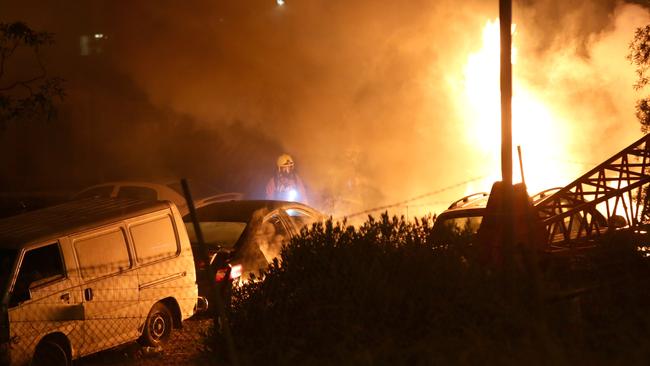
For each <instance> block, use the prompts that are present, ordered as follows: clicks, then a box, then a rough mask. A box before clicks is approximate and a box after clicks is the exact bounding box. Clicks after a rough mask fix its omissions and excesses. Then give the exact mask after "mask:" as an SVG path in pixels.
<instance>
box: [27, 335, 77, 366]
mask: <svg viewBox="0 0 650 366" xmlns="http://www.w3.org/2000/svg"><path fill="white" fill-rule="evenodd" d="M57 352H63V354H64V355H65V360H60V363H59V364H53V365H57V366H58V365H72V347H71V345H70V340H69V339H68V337H67V336H66V335H65V334H63V333H52V334H48V335H46V336H45V337H43V338H42V339H41V340H40V341H39V342H38V345H37V346H36V349H35V351H34V357H33V359H32V365H39V364H41V362H40V359H39V357H46V360H47V363H48V364H52V359H50V357H52V356H54V357H56V356H57V355H56V353H57Z"/></svg>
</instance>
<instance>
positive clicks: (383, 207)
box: [343, 176, 488, 218]
mask: <svg viewBox="0 0 650 366" xmlns="http://www.w3.org/2000/svg"><path fill="white" fill-rule="evenodd" d="M487 177H488V176H481V177H475V178H472V179H468V180H465V181H462V182H458V183H455V184H452V185H450V186H446V187H443V188H440V189H437V190H435V191H431V192H427V193H423V194H420V195H417V196H415V197H411V198H409V199H405V200H403V201H399V202H396V203H391V204H388V205H384V206H379V207H374V208H370V209H367V210H363V211H359V212H355V213H352V214H349V215H343V217H347V218H351V217H355V216H360V215H365V214H369V213H372V212H375V211H380V210H387V209H389V208H394V207H400V206H404V205H406V204H407V203H410V202H413V201H418V200H421V199H423V198H427V197H431V196H435V195H437V194H440V193H443V192H446V191H449V190H452V189H454V188H458V187H461V186H464V185H467V184H469V183H473V182H476V181H479V180H482V179H485V178H487Z"/></svg>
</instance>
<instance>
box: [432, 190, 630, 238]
mask: <svg viewBox="0 0 650 366" xmlns="http://www.w3.org/2000/svg"><path fill="white" fill-rule="evenodd" d="M560 189H561V188H560V187H556V188H550V189H546V190H544V191H541V192H539V193H537V194H534V195H532V196H530V200H531V203H532V204H533V206H536V205H537V204H539V203H540V202H542V201H543V200H544V199H546V198H547V197H550V196H552V195H553V194H554V193H555V192H557V191H559V190H560ZM488 198H489V194H488V193H484V192H481V193H476V194H472V195H469V196H466V197H463V198H461V199H459V200H457V201H455V202H454V203H452V204H451V205H450V206H449V208H448V209H447V210H445V211H444V212H442V213H441V214H440V215H438V217H437V218H436V221H435V223H434V227H433V232H434V235H435V236H436V237H437V238H438V239H439V240H446V239H448V238H449V235H452V236H454V237H456V238H458V237H461V238H462V239H461V240H462V241H464V242H472V241H473V240H474V239H475V237H476V234H477V233H478V229H479V228H480V226H481V222H482V221H483V216H484V215H485V211H486V206H487V202H488ZM580 202H582V201H580ZM592 214H593V215H596V219H597V220H598V222H599V227H601V228H604V229H606V228H608V227H609V226H610V223H608V222H607V220H606V219H605V217H604V216H603V215H602V214H601V213H600V212H598V211H597V210H594V211H593V213H592ZM616 218H617V219H619V221H620V219H622V220H623V221H625V219H624V218H622V217H620V216H617V217H616ZM564 220H565V223H566V224H567V226H568V230H569V232H572V233H574V232H577V231H578V230H579V229H580V223H581V222H583V221H584V218H583V217H582V213H580V212H576V213H574V214H573V215H571V216H567V217H566V218H564ZM625 225H626V223H625V222H623V223H617V224H616V225H614V226H612V227H613V228H620V227H623V226H625ZM564 239H565V237H564V235H563V233H561V232H560V231H559V230H558V227H555V228H554V229H553V232H552V233H550V237H549V240H550V242H551V243H557V242H561V241H562V240H564Z"/></svg>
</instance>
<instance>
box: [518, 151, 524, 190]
mask: <svg viewBox="0 0 650 366" xmlns="http://www.w3.org/2000/svg"><path fill="white" fill-rule="evenodd" d="M517 155H518V156H519V171H520V172H521V183H523V184H524V185H526V177H525V176H524V158H523V157H522V156H521V145H517Z"/></svg>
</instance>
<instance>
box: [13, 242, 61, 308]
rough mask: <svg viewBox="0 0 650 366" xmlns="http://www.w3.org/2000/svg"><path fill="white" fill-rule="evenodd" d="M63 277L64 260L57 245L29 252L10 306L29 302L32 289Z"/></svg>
mask: <svg viewBox="0 0 650 366" xmlns="http://www.w3.org/2000/svg"><path fill="white" fill-rule="evenodd" d="M63 277H65V272H64V270H63V260H62V258H61V251H60V250H59V245H58V244H57V243H54V244H49V245H46V246H43V247H40V248H36V249H31V250H29V251H27V252H26V253H25V256H24V257H23V262H22V263H21V265H20V269H19V270H18V278H16V284H15V286H14V290H13V293H12V295H11V301H10V306H16V305H18V304H20V303H21V302H23V301H27V300H29V299H30V294H29V290H30V289H31V288H34V287H36V286H40V285H42V284H45V283H48V282H51V281H55V280H57V279H61V278H63Z"/></svg>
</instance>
